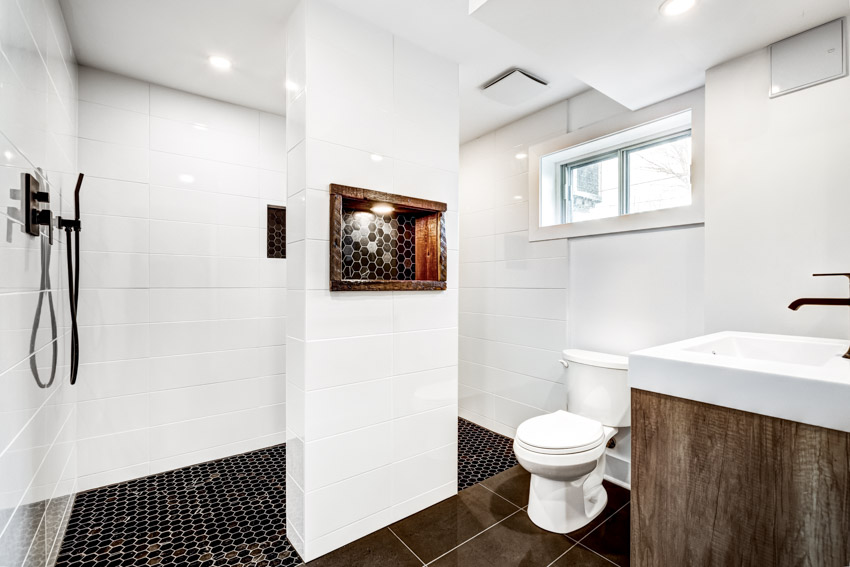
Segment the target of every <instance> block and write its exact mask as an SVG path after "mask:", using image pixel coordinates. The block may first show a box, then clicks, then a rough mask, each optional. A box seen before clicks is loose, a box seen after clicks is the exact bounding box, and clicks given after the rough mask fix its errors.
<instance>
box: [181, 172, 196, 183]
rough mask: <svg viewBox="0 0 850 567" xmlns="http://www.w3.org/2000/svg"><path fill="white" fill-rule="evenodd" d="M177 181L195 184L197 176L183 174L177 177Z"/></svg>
mask: <svg viewBox="0 0 850 567" xmlns="http://www.w3.org/2000/svg"><path fill="white" fill-rule="evenodd" d="M177 179H179V180H180V182H181V183H194V182H195V176H194V175H189V174H188V173H181V174H180V175H178V176H177Z"/></svg>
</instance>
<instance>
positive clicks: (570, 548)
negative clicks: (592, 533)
mask: <svg viewBox="0 0 850 567" xmlns="http://www.w3.org/2000/svg"><path fill="white" fill-rule="evenodd" d="M567 539H568V540H570V538H567ZM570 541H572V545H571V546H570V547H569V548H568V549H567V550H566V551H565V552H563V553H562V554H561V555H559V556H558V557H556V558H555V559H554V560H553V561H552V563H550V564H549V565H547V566H546V567H552V565H554V564H555V563H557V562H558V560H559V559H560V558H561V557H563V556H564V555H566V554H567V553H569V552H570V551H572V550H573V549H575V548H576V546H577V545H578V543H576V542H575V541H573V540H570Z"/></svg>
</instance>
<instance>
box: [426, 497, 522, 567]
mask: <svg viewBox="0 0 850 567" xmlns="http://www.w3.org/2000/svg"><path fill="white" fill-rule="evenodd" d="M511 504H513V502H511ZM514 506H516V504H514ZM523 510H524V508H520V509H519V510H517V511H516V512H512V513H510V514H508V515H507V516H505V517H504V518H502V519H501V520H499V521H498V522H496V523H495V524H493V525H492V526H487V527H486V528H484V529H483V530H481V531H480V532H478V533H477V534H475V535H474V536H472V537H471V538H469V539H467V540H465V541H462V542H461V543H459V544H457V545H456V546H454V547H453V548H451V549H449V550H448V551H446V552H445V553H443V554H442V555H440V556H439V557H435V558H434V559H432V560H431V561H429V562H428V563H426V565H432V564H433V563H436V562H437V561H439V560H440V559H442V558H443V557H445V556H446V555H448V554H449V553H451V552H452V551H454V550H456V549H458V548H460V547H463V546H464V545H466V544H467V543H469V542H470V541H472V540H474V539H475V538H477V537H478V536H480V535H481V534H483V533H484V532H486V531H487V530H491V529H493V528H495V527H496V526H498V525H499V524H501V523H502V522H504V521H505V520H507V519H508V518H512V517H513V516H515V515H517V514H518V513H520V512H522V511H523Z"/></svg>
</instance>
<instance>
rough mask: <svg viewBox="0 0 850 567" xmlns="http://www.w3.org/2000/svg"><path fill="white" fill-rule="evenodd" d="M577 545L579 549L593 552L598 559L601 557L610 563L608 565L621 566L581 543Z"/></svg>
mask: <svg viewBox="0 0 850 567" xmlns="http://www.w3.org/2000/svg"><path fill="white" fill-rule="evenodd" d="M602 523H603V524H604V523H605V522H602ZM576 545H577V546H578V547H580V548H582V549H586V550H587V551H589V552H591V553H592V554H594V555H596V556H598V557H601V558H602V559H604V560H605V561H607V562H608V563H610V564H611V565H617V567H619V565H618V564H617V563H614V562H613V561H611V560H610V559H608V558H607V557H605V556H604V555H602V554H600V553H596V552H595V551H593V550H592V549H590V548H589V547H587V546H586V545H582V544H580V543H577V544H576Z"/></svg>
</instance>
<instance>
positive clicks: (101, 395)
mask: <svg viewBox="0 0 850 567" xmlns="http://www.w3.org/2000/svg"><path fill="white" fill-rule="evenodd" d="M79 91H80V92H79V99H80V100H79V117H80V127H79V138H80V139H79V155H80V169H81V170H82V171H83V172H84V173H85V174H86V180H85V184H84V186H83V190H82V193H81V205H82V211H83V217H82V222H83V227H84V230H83V231H82V233H81V247H82V259H81V270H80V286H81V292H80V307H79V313H80V315H79V321H80V325H81V329H80V343H81V348H82V355H81V360H82V366H81V369H80V375H79V380H78V383H77V387H76V389H77V390H78V396H79V417H78V426H77V429H78V431H77V432H78V436H79V452H80V459H79V475H80V478H79V485H80V489H81V490H85V489H88V488H93V487H97V486H102V485H105V484H110V483H114V482H119V481H124V480H127V479H131V478H137V477H140V476H144V475H147V474H153V473H157V472H162V471H165V470H170V469H174V468H178V467H182V466H187V465H190V464H194V463H198V462H203V461H208V460H211V459H216V458H221V457H224V456H228V455H232V454H236V453H241V452H244V451H248V450H253V449H257V448H260V447H266V446H269V445H274V444H276V443H281V442H283V441H284V428H285V419H286V418H285V415H286V412H285V405H284V404H285V394H286V392H285V377H284V373H285V371H286V362H285V360H286V347H285V343H286V325H285V323H286V318H285V315H286V301H285V299H286V290H285V285H286V281H285V280H286V263H287V261H286V260H275V259H268V258H266V247H265V240H266V233H265V223H266V205H267V204H277V205H285V204H286V145H285V136H286V130H285V120H284V119H283V117H281V116H276V115H272V114H267V113H264V112H260V111H258V110H254V109H249V108H244V107H241V106H236V105H233V104H228V103H223V102H219V101H215V100H211V99H208V98H204V97H200V96H196V95H191V94H188V93H184V92H181V91H176V90H172V89H168V88H165V87H161V86H158V85H153V84H148V83H145V82H141V81H136V80H133V79H129V78H126V77H122V76H119V75H114V74H111V73H105V72H102V71H97V70H94V69H89V68H85V67H81V68H80V89H79Z"/></svg>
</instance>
